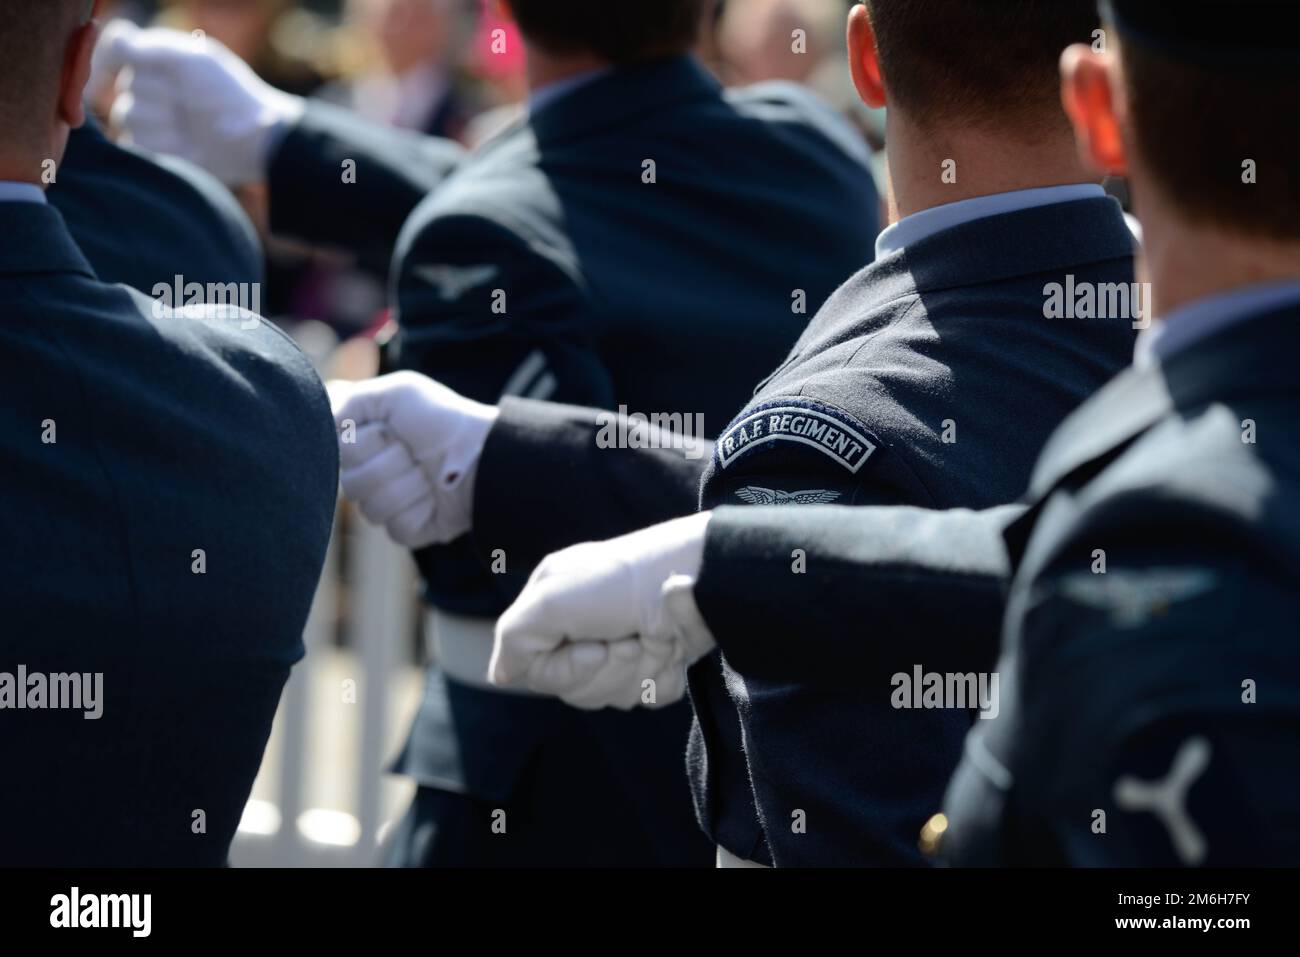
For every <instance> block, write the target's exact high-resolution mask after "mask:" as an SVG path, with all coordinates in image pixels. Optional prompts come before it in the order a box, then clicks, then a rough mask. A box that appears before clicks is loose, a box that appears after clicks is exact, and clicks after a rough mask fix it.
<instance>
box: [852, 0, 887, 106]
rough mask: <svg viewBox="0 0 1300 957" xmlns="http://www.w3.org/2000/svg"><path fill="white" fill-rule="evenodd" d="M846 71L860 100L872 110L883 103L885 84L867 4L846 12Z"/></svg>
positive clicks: (861, 4) (860, 4)
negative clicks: (851, 76) (847, 31)
mask: <svg viewBox="0 0 1300 957" xmlns="http://www.w3.org/2000/svg"><path fill="white" fill-rule="evenodd" d="M849 72H850V73H851V74H852V75H853V85H854V86H855V87H857V90H858V96H859V97H861V98H862V102H863V103H865V104H867V106H869V107H871V108H872V109H877V110H878V109H880V108H881V107H882V106H884V105H885V84H884V81H883V80H882V79H881V76H880V58H879V57H878V56H877V55H876V31H875V28H873V27H872V26H871V15H870V14H869V13H868V12H867V6H866V4H864V3H859V4H858V5H857V6H855V7H854V8H853V9H852V10H850V11H849Z"/></svg>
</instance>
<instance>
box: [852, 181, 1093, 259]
mask: <svg viewBox="0 0 1300 957" xmlns="http://www.w3.org/2000/svg"><path fill="white" fill-rule="evenodd" d="M1105 195H1106V191H1105V190H1104V189H1102V188H1101V187H1100V186H1098V185H1097V184H1096V183H1071V184H1070V185H1068V186H1043V187H1039V188H1038V189H1016V190H1012V191H1011V192H1009V193H992V194H990V195H988V196H975V197H973V198H971V199H962V200H958V201H957V202H955V203H944V204H943V205H942V206H931V207H930V208H929V209H923V210H921V211H920V212H919V213H913V214H912V215H911V216H904V217H903V218H902V219H900V220H899V221H898V222H896V223H894V224H893V225H892V226H887V227H885V229H883V230H882V231H881V233H880V235H879V236H877V237H876V258H877V259H881V258H883V257H885V256H888V255H889V254H890V253H894V252H897V251H898V250H900V249H903V248H905V247H907V246H910V245H912V244H913V243H917V242H920V241H921V240H922V239H928V238H929V237H930V236H933V235H934V234H935V233H938V232H942V231H943V230H945V229H951V228H952V227H954V226H960V225H962V224H963V223H969V222H971V221H972V220H975V219H983V218H984V217H986V216H1000V215H1002V214H1003V213H1015V212H1019V211H1020V210H1022V209H1032V208H1033V207H1035V206H1048V205H1050V204H1052V203H1069V202H1072V201H1074V200H1076V199H1097V198H1100V197H1104V196H1105Z"/></svg>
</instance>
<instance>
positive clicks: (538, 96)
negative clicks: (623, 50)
mask: <svg viewBox="0 0 1300 957" xmlns="http://www.w3.org/2000/svg"><path fill="white" fill-rule="evenodd" d="M611 69H612V67H603V68H601V69H598V70H587V71H586V72H585V73H578V74H575V75H574V76H567V77H565V78H564V79H563V80H556V81H555V82H554V83H548V84H546V85H545V86H543V87H539V88H538V89H536V90H534V91H533V92H532V95H530V96H529V97H528V112H529V113H530V114H536V113H537V112H538V111H539V110H542V109H545V108H546V107H547V106H550V105H551V104H552V103H556V102H558V101H559V100H562V99H564V97H565V96H567V95H568V94H570V93H572V92H573V91H574V90H577V89H580V88H581V87H584V86H586V85H587V84H588V83H590V82H591V81H592V80H595V79H597V78H599V77H602V76H604V75H605V74H606V73H608V72H609V71H610V70H611Z"/></svg>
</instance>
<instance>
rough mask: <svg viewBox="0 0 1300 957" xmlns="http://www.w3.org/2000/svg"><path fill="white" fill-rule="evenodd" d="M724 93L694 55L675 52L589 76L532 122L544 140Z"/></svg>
mask: <svg viewBox="0 0 1300 957" xmlns="http://www.w3.org/2000/svg"><path fill="white" fill-rule="evenodd" d="M573 79H577V77H574V78H573ZM721 95H722V87H721V86H720V85H719V84H718V81H717V80H715V79H714V78H713V77H712V76H710V75H709V73H708V72H707V71H706V70H705V69H704V68H703V67H702V66H700V65H699V64H698V63H696V62H695V60H694V59H693V58H691V57H689V56H674V57H668V58H666V59H662V60H652V61H649V62H647V63H638V64H635V65H632V66H622V67H616V68H615V69H612V70H609V71H607V72H603V73H600V74H599V75H597V76H594V77H587V78H586V79H585V82H582V83H579V84H578V85H577V86H576V87H575V88H571V89H568V90H566V91H564V92H563V93H562V94H561V95H560V96H559V97H551V98H549V99H548V100H546V101H544V102H543V103H542V105H541V106H539V107H536V108H535V110H534V111H533V113H532V115H531V116H530V117H529V120H528V125H529V126H531V127H532V130H533V134H534V135H535V136H536V137H537V141H538V142H539V143H541V144H543V145H545V144H547V143H550V142H554V141H556V140H563V139H573V138H575V137H578V136H586V135H589V134H591V133H596V132H600V131H602V130H606V129H610V128H612V127H618V126H621V125H623V124H625V123H627V122H630V121H631V120H633V119H636V118H637V117H640V116H643V115H644V114H646V113H655V112H659V111H661V110H664V109H666V108H668V107H670V106H674V105H676V104H679V103H683V102H688V101H691V100H703V99H708V98H719V97H721Z"/></svg>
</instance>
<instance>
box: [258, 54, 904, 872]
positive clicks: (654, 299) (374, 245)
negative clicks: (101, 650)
mask: <svg viewBox="0 0 1300 957" xmlns="http://www.w3.org/2000/svg"><path fill="white" fill-rule="evenodd" d="M350 159H351V160H355V163H356V177H355V182H352V183H343V182H341V178H340V172H341V169H340V167H341V165H342V164H344V163H345V162H347V161H348V160H350ZM867 159H868V157H867V155H866V151H865V148H864V147H863V145H862V144H861V142H860V140H859V139H858V138H857V136H856V134H854V132H853V131H852V130H851V129H850V128H849V127H848V126H847V125H846V124H844V123H843V122H842V120H841V119H840V118H839V117H838V116H836V115H835V114H834V113H833V112H832V111H831V110H829V109H828V108H827V107H826V106H825V105H823V104H822V103H821V102H820V101H818V100H816V99H815V98H814V97H812V96H811V95H809V94H808V93H807V92H805V91H803V90H801V89H799V88H797V87H794V86H791V85H787V84H769V85H763V86H759V87H754V88H750V89H746V90H739V91H723V90H721V89H720V88H719V86H718V84H717V83H716V82H715V81H714V80H713V79H712V78H711V77H710V76H709V75H708V74H707V73H706V72H705V71H704V70H703V69H701V68H700V67H699V66H698V65H697V64H696V63H695V62H694V61H693V60H691V59H690V58H686V57H676V58H670V59H666V60H662V61H658V62H654V63H649V64H645V65H640V66H637V67H631V68H623V69H618V70H613V71H610V72H608V73H605V74H603V75H601V76H599V77H597V78H595V79H592V80H590V81H589V82H587V83H586V84H585V85H584V86H581V87H580V88H578V89H576V90H573V91H570V92H568V93H567V94H566V95H564V96H563V97H561V98H560V99H557V100H554V101H552V102H550V103H548V104H546V105H545V106H543V107H540V108H538V109H537V110H536V112H535V113H534V114H532V115H531V116H530V117H528V118H526V119H525V120H522V121H520V122H519V123H517V124H516V125H515V126H513V127H511V128H508V129H507V130H505V131H503V132H502V133H501V134H499V135H498V136H496V137H494V138H493V139H492V140H490V141H489V142H487V143H485V144H483V145H482V146H481V147H479V148H478V149H477V150H476V151H474V152H473V153H471V154H469V155H468V156H466V155H464V154H462V153H461V151H459V149H458V148H455V147H454V146H452V145H450V144H439V143H438V141H434V140H429V139H422V138H419V137H412V136H410V135H409V134H399V135H396V136H394V135H392V134H385V133H381V132H375V131H374V130H373V129H372V128H371V127H370V126H369V125H367V124H363V123H360V122H357V121H354V120H353V119H352V118H351V117H349V116H348V115H347V114H345V113H343V112H342V111H337V110H330V109H328V108H325V107H322V106H320V105H314V106H312V107H310V108H309V110H308V112H307V115H306V116H305V117H304V119H303V121H302V122H301V123H299V124H298V125H297V127H295V129H294V130H292V131H290V133H289V135H288V136H287V137H286V139H285V140H284V142H283V144H282V145H281V147H280V148H279V150H278V152H277V154H276V156H275V159H274V161H273V164H272V168H271V207H272V225H273V228H274V229H276V230H277V231H285V232H289V233H292V234H296V235H299V236H304V237H307V238H315V239H318V240H319V239H324V240H327V241H332V242H337V243H339V244H343V243H347V244H349V245H350V248H352V249H353V250H354V251H356V252H360V253H363V254H367V255H369V256H370V257H371V258H372V259H373V258H375V257H376V256H378V255H382V253H383V252H384V251H385V243H387V244H388V245H389V246H391V245H392V236H391V235H390V234H389V230H390V229H391V228H392V224H393V223H395V222H400V219H401V218H402V217H403V216H404V211H403V207H404V205H405V204H406V203H409V202H411V200H412V199H413V198H416V197H420V196H423V194H424V193H429V195H428V196H427V198H424V199H423V202H421V203H420V205H419V207H418V209H416V210H415V212H414V214H413V215H412V216H411V217H410V219H409V221H407V222H406V223H405V225H404V227H403V228H402V231H401V235H400V237H399V239H398V241H397V244H396V250H395V253H394V257H393V267H392V271H393V275H392V282H393V285H394V301H395V303H396V307H397V314H398V319H399V322H400V333H399V336H398V339H397V341H396V343H395V349H394V352H393V358H394V359H395V361H396V363H397V364H398V365H400V366H402V367H405V368H411V369H416V370H418V371H421V372H424V373H427V374H429V375H432V376H434V377H436V378H438V379H439V380H440V381H442V382H445V383H446V384H448V385H450V386H451V387H453V388H455V389H457V390H458V391H460V392H462V393H465V394H467V395H470V396H472V397H474V398H477V399H480V400H483V401H493V402H494V401H497V400H498V399H499V398H501V397H502V396H503V395H522V396H532V397H534V398H547V399H553V400H556V401H561V402H573V403H583V404H585V405H590V406H596V407H600V408H605V409H612V408H616V407H617V406H619V405H624V406H626V407H627V409H628V411H629V412H640V413H642V414H646V415H649V414H652V413H680V414H681V415H683V416H687V417H689V420H690V421H692V422H694V421H695V416H696V415H699V416H701V417H702V419H703V421H704V426H703V431H704V432H705V433H706V434H707V432H708V431H710V430H712V431H716V430H717V429H718V428H720V427H721V426H722V424H724V423H725V422H726V421H727V420H728V419H729V418H730V417H731V416H732V415H733V414H734V412H735V410H736V409H737V408H739V407H740V405H741V404H742V403H743V401H744V398H745V396H747V395H749V394H750V392H751V391H752V389H753V385H754V383H755V382H757V381H758V380H759V379H761V378H762V377H763V376H764V375H765V374H767V373H768V372H769V371H771V369H772V368H773V367H774V366H775V365H776V364H777V363H778V362H779V361H780V359H781V357H782V356H783V355H784V354H785V353H786V352H787V351H788V349H789V347H790V344H791V343H792V342H793V341H794V340H795V339H796V338H797V336H798V334H799V332H800V331H801V330H802V329H803V327H804V325H805V324H806V321H807V316H808V315H809V314H811V313H812V312H814V311H815V310H816V309H817V307H818V305H819V304H820V303H821V302H823V301H824V300H825V299H826V297H827V296H829V295H830V294H831V292H832V291H833V290H834V289H835V287H836V285H837V284H838V283H840V282H841V281H842V280H843V279H844V278H845V277H846V276H848V275H850V274H851V273H852V272H853V271H854V270H856V269H858V268H859V267H860V266H861V265H862V263H863V262H866V261H868V260H870V258H871V255H872V243H873V241H874V239H875V236H876V233H877V232H878V226H879V223H878V201H877V196H876V193H875V190H874V187H873V184H872V180H871V175H870V173H869V171H868V168H867ZM430 190H432V192H431V193H430V192H429V191H430ZM422 191H423V192H422ZM412 205H413V204H412ZM339 210H341V211H342V212H341V213H340V212H339ZM326 211H328V215H327V214H326ZM322 220H327V221H322ZM394 232H395V230H394ZM610 451H611V453H612V454H614V455H616V456H617V454H618V451H617V450H610ZM699 461H700V460H696V461H695V462H688V463H687V464H688V465H692V466H693V467H695V468H696V473H695V475H696V478H698V464H699ZM506 474H507V476H508V482H507V484H508V485H509V486H510V487H511V488H513V489H514V490H515V491H516V492H518V493H519V494H520V495H522V496H525V497H527V499H528V500H530V501H531V500H534V499H535V498H540V499H541V500H542V501H543V508H544V509H545V510H546V511H547V512H548V513H549V512H551V511H554V509H553V507H552V505H551V504H550V502H551V501H553V497H554V496H557V495H558V496H562V497H563V498H564V499H565V500H566V501H567V500H568V490H566V489H564V488H561V487H555V486H553V487H548V488H537V487H535V486H534V485H533V483H532V482H531V481H530V478H529V473H528V471H527V470H526V469H520V468H518V467H511V468H510V469H508V471H507V473H506ZM647 474H649V473H647ZM694 481H695V480H694V479H693V480H691V482H690V483H688V486H687V487H688V488H689V489H691V494H688V495H687V496H686V497H685V498H684V499H682V500H681V507H680V510H679V511H677V512H675V513H674V514H683V513H688V512H690V511H691V510H692V509H693V508H694V506H695V501H694V494H693V489H694ZM652 494H653V495H656V496H657V495H658V494H659V493H658V492H654V493H652ZM606 504H607V505H609V507H608V508H605V505H606ZM625 504H627V505H628V508H627V509H623V508H620V507H619V506H618V504H617V503H616V502H613V501H606V500H605V499H604V497H603V496H602V503H601V506H600V509H601V514H602V515H603V521H602V522H600V523H599V527H600V528H601V529H602V531H601V533H600V534H598V535H597V536H596V537H602V538H603V537H607V536H609V535H613V534H616V533H617V532H619V531H626V530H628V528H629V527H636V526H635V525H632V526H626V527H625V526H624V524H623V523H624V522H625V521H628V520H632V521H634V520H635V519H634V518H632V516H633V515H635V514H636V513H637V510H638V506H637V505H636V504H635V503H625ZM533 518H538V519H540V516H531V517H530V519H529V520H532V519H533ZM513 531H514V532H516V533H519V532H523V533H524V534H525V535H526V530H525V529H514V530H513ZM576 540H577V539H571V540H570V541H569V542H566V543H565V544H571V543H572V541H576ZM496 547H501V548H504V549H505V552H506V555H507V567H508V574H506V575H502V576H493V575H490V574H488V572H487V570H486V569H487V567H488V562H486V561H480V558H479V556H478V555H476V554H475V552H474V551H473V550H472V549H471V547H470V546H469V543H468V541H462V542H459V543H455V544H454V545H453V546H450V547H444V548H435V549H426V550H424V551H422V552H420V553H419V554H418V555H417V559H418V561H419V564H420V568H421V571H422V572H423V573H424V577H425V580H426V584H427V586H428V595H429V597H430V599H431V600H432V601H433V602H434V603H435V604H436V605H437V606H439V607H440V608H442V609H444V610H447V611H451V612H455V613H461V614H467V615H476V616H484V617H490V616H494V615H495V614H496V613H497V612H499V611H500V610H501V609H503V608H504V607H505V606H506V605H507V604H508V603H509V601H510V600H511V599H512V598H513V596H514V594H515V593H516V592H517V589H518V587H519V586H520V585H521V584H522V581H523V580H525V579H526V578H527V574H528V571H529V566H530V563H531V562H530V558H529V553H530V551H531V549H530V548H528V547H525V545H524V544H523V543H521V544H520V546H519V549H518V551H516V545H515V536H514V535H512V536H511V537H510V540H509V541H503V542H502V543H499V545H498V544H494V545H492V546H490V547H489V548H488V552H490V551H491V550H492V549H493V548H496ZM485 554H486V553H485ZM543 554H544V553H543ZM538 557H539V558H540V556H538ZM688 710H689V709H687V708H686V707H685V706H684V705H683V706H681V707H677V708H669V709H665V710H663V711H660V712H638V713H634V714H630V715H615V714H613V713H610V714H594V715H593V714H588V713H584V712H579V711H576V710H574V709H570V708H567V707H565V706H563V705H562V704H560V703H559V702H556V701H552V700H543V699H536V698H524V697H521V696H509V695H502V694H499V693H494V692H489V691H482V690H478V689H475V688H470V687H466V686H464V685H461V684H459V683H456V682H445V681H443V679H442V677H441V675H439V674H433V675H431V677H430V682H429V687H428V689H427V693H426V698H425V702H424V705H423V707H422V710H421V714H420V716H419V718H418V719H417V722H416V727H415V729H414V731H413V734H412V737H411V740H410V742H409V743H408V745H407V748H406V751H405V753H404V755H403V757H402V759H401V760H400V761H399V769H400V770H402V771H404V772H405V773H408V774H410V775H412V776H414V777H415V778H416V779H417V780H419V781H420V782H421V783H423V784H426V785H428V786H429V787H432V788H438V789H440V790H441V791H443V792H447V793H451V794H458V795H464V796H466V797H467V798H470V799H474V800H476V801H481V802H486V803H485V806H486V807H487V808H488V810H489V811H490V809H491V808H492V807H501V806H508V807H510V808H511V809H512V815H513V816H512V819H515V817H517V816H518V815H514V810H517V809H519V808H521V807H525V806H527V807H529V808H530V810H531V811H532V812H534V813H536V814H537V815H538V816H539V819H540V820H541V821H542V822H543V823H545V822H547V821H549V822H551V827H552V829H553V830H555V831H557V832H564V833H563V834H562V835H561V837H562V840H560V841H559V842H558V843H557V844H554V845H551V846H548V847H546V848H541V849H538V851H537V855H536V859H537V860H538V861H539V862H550V863H561V862H571V863H581V862H589V863H592V862H605V863H619V862H621V863H637V862H646V863H651V862H663V863H708V862H709V861H711V850H710V849H709V848H708V846H707V844H706V842H704V841H703V840H702V839H700V838H699V836H698V832H697V828H696V827H695V825H694V823H693V821H692V813H691V809H690V801H689V795H688V793H687V789H686V787H685V783H684V782H683V780H682V778H681V776H680V768H681V753H682V750H683V747H684V742H685V738H686V734H687V730H688V725H689V713H688ZM561 767H562V768H566V769H567V772H568V773H567V774H566V775H561V774H560V773H558V772H556V771H555V770H554V769H555V768H561ZM543 779H548V780H552V781H553V782H554V784H553V786H550V787H543V785H541V784H539V781H541V780H543ZM542 790H547V792H548V793H549V794H550V795H551V797H548V798H541V799H538V798H537V797H536V796H537V794H539V793H540V792H541V791H542ZM530 795H531V796H530ZM575 795H577V797H575ZM426 800H430V801H431V799H429V798H426ZM511 801H512V802H513V803H509V804H508V803H507V802H511ZM548 802H549V803H548ZM443 804H444V805H445V804H446V802H443ZM595 805H600V806H602V807H608V808H613V809H615V811H616V816H617V817H619V818H620V822H619V823H618V824H610V825H608V826H605V825H603V824H601V823H600V822H599V821H596V820H595V818H594V816H593V812H592V811H591V807H592V806H595ZM440 810H442V811H446V810H447V808H446V807H445V806H444V807H443V808H441V809H440ZM611 813H615V812H611ZM485 815H486V812H485V813H484V814H480V815H478V816H477V817H475V818H473V820H472V821H468V822H467V823H466V828H467V829H472V830H473V831H474V833H475V834H478V833H481V834H483V835H486V837H485V839H484V840H485V842H487V843H490V842H491V841H493V839H494V836H493V835H491V833H490V830H489V827H488V822H489V819H488V817H487V816H485ZM452 829H453V828H452V827H450V826H449V825H448V823H447V822H445V821H444V822H443V824H442V825H441V826H440V827H439V828H438V833H439V835H440V838H439V840H440V841H441V842H442V843H443V844H444V845H445V844H446V843H447V842H446V840H445V838H450V836H451V835H450V834H449V831H451V830H452ZM498 846H501V842H500V841H496V845H494V846H493V847H483V846H481V845H480V846H478V847H467V848H465V849H463V850H462V851H456V852H449V853H447V854H442V853H439V854H435V855H434V856H433V857H432V858H428V859H427V860H428V861H429V862H432V863H465V862H473V861H479V862H483V861H489V860H498V858H496V857H493V856H492V855H494V854H496V853H498V852H497V851H496V850H495V849H494V848H495V847H498ZM512 846H523V842H522V841H521V840H520V841H515V842H514V843H513V844H512ZM515 860H516V862H518V858H516V859H515ZM404 862H407V863H409V862H410V860H409V859H408V860H406V861H404Z"/></svg>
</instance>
